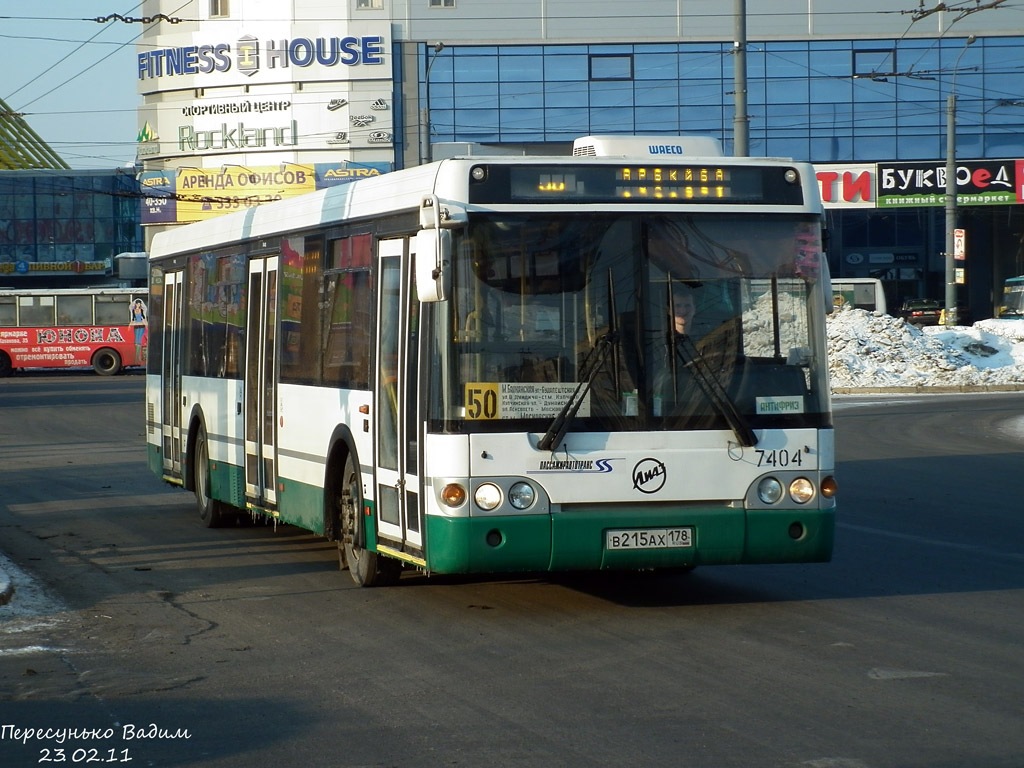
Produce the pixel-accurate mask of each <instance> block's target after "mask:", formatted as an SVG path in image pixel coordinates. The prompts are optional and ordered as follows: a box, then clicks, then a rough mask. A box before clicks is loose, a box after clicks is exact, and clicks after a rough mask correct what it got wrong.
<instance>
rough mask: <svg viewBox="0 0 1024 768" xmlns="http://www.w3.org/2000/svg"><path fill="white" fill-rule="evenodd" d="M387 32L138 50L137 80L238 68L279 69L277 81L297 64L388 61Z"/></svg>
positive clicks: (250, 72)
mask: <svg viewBox="0 0 1024 768" xmlns="http://www.w3.org/2000/svg"><path fill="white" fill-rule="evenodd" d="M384 50H385V42H384V36H383V35H363V36H361V37H357V36H346V37H295V38H291V39H266V40H260V39H259V38H257V37H254V36H253V35H243V36H242V37H240V38H238V40H236V41H235V42H234V43H226V42H221V43H208V44H205V45H187V46H182V47H179V48H157V49H155V50H151V51H142V52H141V53H139V54H138V79H139V80H141V81H147V80H156V79H159V78H163V77H186V76H190V75H191V76H197V77H201V76H203V75H214V74H217V73H227V72H232V71H234V72H237V73H239V74H241V75H244V76H245V77H250V78H251V77H254V76H255V75H257V74H259V73H261V72H276V73H277V74H278V75H279V76H278V77H276V78H274V79H276V80H281V79H285V78H282V77H280V75H281V74H283V73H284V72H285V71H288V70H289V69H290V68H292V67H297V68H299V69H301V70H308V69H310V68H314V67H323V68H326V69H334V68H336V67H340V66H344V67H356V66H360V65H364V64H365V65H382V64H384V63H385V62H384Z"/></svg>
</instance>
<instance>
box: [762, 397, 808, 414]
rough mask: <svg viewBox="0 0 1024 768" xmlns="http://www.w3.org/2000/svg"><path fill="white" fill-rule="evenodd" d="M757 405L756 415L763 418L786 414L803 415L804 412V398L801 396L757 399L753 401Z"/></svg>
mask: <svg viewBox="0 0 1024 768" xmlns="http://www.w3.org/2000/svg"><path fill="white" fill-rule="evenodd" d="M755 402H756V403H757V413H758V415H765V416H780V415H785V414H787V413H803V412H804V398H803V395H792V396H786V397H758V398H756V399H755Z"/></svg>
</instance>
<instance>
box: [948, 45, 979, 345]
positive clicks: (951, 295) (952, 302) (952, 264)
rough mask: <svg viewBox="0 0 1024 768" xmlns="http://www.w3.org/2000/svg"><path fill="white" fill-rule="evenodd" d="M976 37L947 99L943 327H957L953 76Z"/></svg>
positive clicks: (951, 84)
mask: <svg viewBox="0 0 1024 768" xmlns="http://www.w3.org/2000/svg"><path fill="white" fill-rule="evenodd" d="M975 40H977V38H976V37H975V36H974V35H971V36H970V37H968V38H967V40H966V41H965V42H964V47H963V48H961V49H960V55H959V56H957V57H956V63H955V64H954V65H953V80H952V82H951V83H950V87H949V95H948V96H947V97H946V258H945V261H946V325H956V324H957V316H956V315H957V311H956V260H955V259H956V256H955V252H956V209H957V199H956V195H957V189H956V73H957V70H958V69H959V68H960V58H961V57H962V56H963V55H964V51H966V50H967V46H969V45H972V44H973V43H974V41H975Z"/></svg>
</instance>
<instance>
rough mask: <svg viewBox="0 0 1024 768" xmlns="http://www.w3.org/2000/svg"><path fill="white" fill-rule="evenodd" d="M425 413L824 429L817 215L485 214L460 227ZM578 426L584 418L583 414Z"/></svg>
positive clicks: (436, 417)
mask: <svg viewBox="0 0 1024 768" xmlns="http://www.w3.org/2000/svg"><path fill="white" fill-rule="evenodd" d="M454 242H455V248H454V254H455V264H454V265H453V267H454V269H453V291H452V300H451V301H449V302H448V303H447V306H446V307H445V308H444V309H442V310H441V312H440V313H439V316H437V317H436V318H435V327H434V333H433V341H432V345H433V347H432V350H431V360H432V361H437V362H439V363H440V364H439V365H432V367H431V371H432V375H431V395H430V403H431V419H432V422H433V426H434V428H437V429H441V430H445V431H450V432H473V431H507V430H517V429H518V430H521V429H527V430H530V431H536V432H542V433H544V432H550V431H551V428H552V423H553V421H554V420H556V419H559V418H566V417H568V418H570V419H572V420H574V422H575V423H576V424H578V425H580V427H581V428H584V427H585V428H587V429H589V430H598V431H638V430H651V429H654V430H680V429H688V430H694V429H732V430H733V431H734V432H735V433H736V434H737V436H738V437H740V438H741V443H742V444H749V443H748V442H745V441H744V439H742V438H743V436H744V435H747V436H749V435H750V430H752V429H755V428H766V427H781V426H798V427H799V426H808V427H818V426H828V425H827V424H824V422H825V421H827V419H828V416H827V414H828V411H829V404H828V395H827V384H826V381H827V379H826V375H827V371H826V370H825V368H826V362H825V355H824V349H825V343H824V339H823V338H821V337H820V332H816V331H815V329H816V328H819V327H822V326H823V325H824V323H823V322H820V323H819V322H817V321H818V320H819V319H820V318H819V317H818V316H817V315H816V314H815V313H823V312H824V311H825V298H824V292H823V287H822V285H821V283H820V278H821V258H822V255H821V231H820V227H819V223H818V221H817V220H816V219H814V218H813V217H802V216H797V215H794V216H781V217H780V216H779V215H778V214H772V215H759V214H742V215H732V214H730V215H728V216H725V215H722V214H717V215H716V214H714V213H707V214H703V213H702V214H691V213H680V214H652V213H636V214H623V215H621V216H610V215H608V214H607V213H604V214H595V215H593V216H588V217H580V216H579V215H575V216H562V215H550V216H540V215H538V214H528V215H527V214H523V215H501V214H491V215H486V216H483V215H482V216H477V217H473V218H471V219H470V221H469V224H468V225H467V226H466V227H465V228H464V229H463V230H460V231H457V232H456V233H455V240H454ZM581 420H582V421H581Z"/></svg>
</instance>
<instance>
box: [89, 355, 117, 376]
mask: <svg viewBox="0 0 1024 768" xmlns="http://www.w3.org/2000/svg"><path fill="white" fill-rule="evenodd" d="M92 369H93V370H94V371H96V373H98V374H99V375H100V376H113V375H114V374H115V373H117V372H118V371H120V370H121V356H120V355H119V354H117V352H116V351H115V350H113V349H101V350H100V351H99V352H97V353H96V354H95V355H93V356H92Z"/></svg>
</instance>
